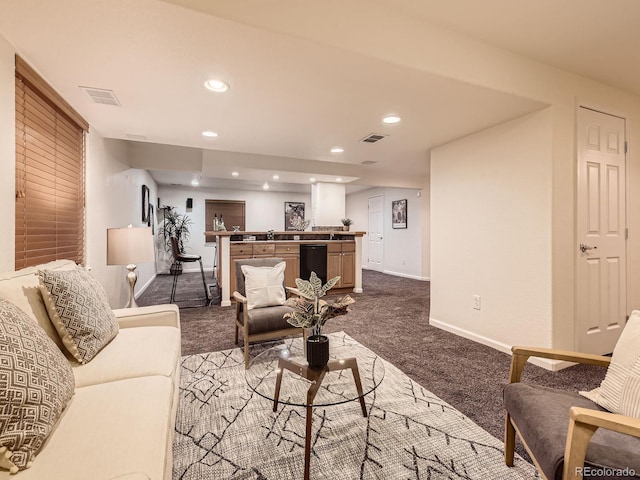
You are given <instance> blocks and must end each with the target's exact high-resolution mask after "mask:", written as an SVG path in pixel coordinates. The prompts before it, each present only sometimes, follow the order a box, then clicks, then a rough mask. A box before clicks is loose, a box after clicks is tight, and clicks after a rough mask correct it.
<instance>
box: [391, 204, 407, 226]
mask: <svg viewBox="0 0 640 480" xmlns="http://www.w3.org/2000/svg"><path fill="white" fill-rule="evenodd" d="M391 226H392V227H393V228H407V200H406V199H404V200H393V201H392V202H391Z"/></svg>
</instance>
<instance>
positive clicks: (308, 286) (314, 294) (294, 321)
mask: <svg viewBox="0 0 640 480" xmlns="http://www.w3.org/2000/svg"><path fill="white" fill-rule="evenodd" d="M338 280H340V277H339V276H338V277H333V278H332V279H331V280H329V281H327V283H325V284H324V285H322V280H320V278H319V277H318V276H317V275H316V272H311V277H310V278H309V280H303V279H301V278H296V286H297V287H298V292H297V293H298V295H299V296H298V297H291V298H289V299H287V301H286V302H285V305H288V306H290V307H293V308H294V309H295V310H294V311H293V312H289V313H285V314H284V318H285V320H287V322H289V323H290V324H291V325H293V326H294V327H300V328H311V329H313V334H312V335H310V336H309V337H307V361H308V362H309V365H310V366H311V367H316V368H317V367H324V366H325V365H326V364H327V361H328V360H329V339H328V338H327V337H326V336H325V335H322V327H323V326H324V324H325V323H326V322H327V320H329V319H330V318H333V317H337V316H338V315H344V314H346V313H348V312H349V305H351V304H352V303H355V300H354V299H353V298H351V297H350V296H349V295H345V296H344V297H342V298H340V299H338V300H335V301H333V302H330V303H329V302H326V301H325V300H321V299H320V298H321V297H324V296H325V295H326V294H327V292H328V291H329V290H330V289H331V288H332V287H333V286H334V285H335V284H336V283H338Z"/></svg>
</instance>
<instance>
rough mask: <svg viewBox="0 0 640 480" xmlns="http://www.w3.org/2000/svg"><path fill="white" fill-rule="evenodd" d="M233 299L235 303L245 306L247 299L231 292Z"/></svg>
mask: <svg viewBox="0 0 640 480" xmlns="http://www.w3.org/2000/svg"><path fill="white" fill-rule="evenodd" d="M233 299H234V300H235V301H236V302H240V303H243V304H245V305H246V304H247V297H245V296H244V295H242V294H241V293H240V292H233Z"/></svg>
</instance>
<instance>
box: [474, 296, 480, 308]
mask: <svg viewBox="0 0 640 480" xmlns="http://www.w3.org/2000/svg"><path fill="white" fill-rule="evenodd" d="M473 308H474V309H475V310H480V295H474V296H473Z"/></svg>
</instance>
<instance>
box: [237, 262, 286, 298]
mask: <svg viewBox="0 0 640 480" xmlns="http://www.w3.org/2000/svg"><path fill="white" fill-rule="evenodd" d="M286 265H287V264H286V263H285V262H280V263H278V264H276V265H275V266H274V267H254V266H251V265H242V266H241V267H240V268H242V273H243V274H244V289H245V293H246V297H247V309H248V310H253V309H254V308H261V307H273V306H275V305H284V302H285V300H286V299H287V298H286V295H285V292H284V269H285V267H286Z"/></svg>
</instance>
